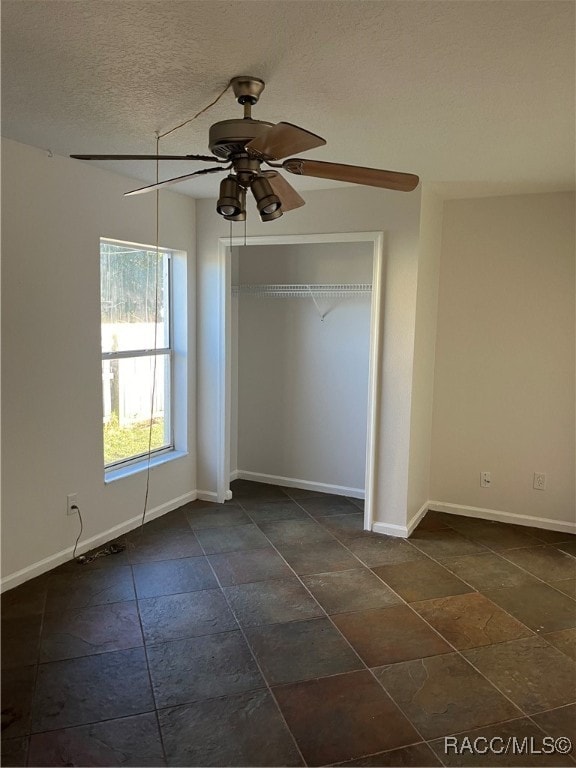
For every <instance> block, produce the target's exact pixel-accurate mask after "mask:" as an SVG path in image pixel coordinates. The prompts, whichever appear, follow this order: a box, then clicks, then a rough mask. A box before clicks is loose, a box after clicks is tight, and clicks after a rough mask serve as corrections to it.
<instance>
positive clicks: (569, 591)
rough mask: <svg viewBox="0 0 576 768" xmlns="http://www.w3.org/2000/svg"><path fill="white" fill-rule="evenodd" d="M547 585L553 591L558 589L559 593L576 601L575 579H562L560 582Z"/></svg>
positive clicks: (551, 582)
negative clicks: (552, 588)
mask: <svg viewBox="0 0 576 768" xmlns="http://www.w3.org/2000/svg"><path fill="white" fill-rule="evenodd" d="M548 583H549V584H550V586H551V587H554V589H559V590H560V592H563V593H564V594H565V595H568V597H571V598H572V599H573V600H576V579H562V580H561V581H550V582H548Z"/></svg>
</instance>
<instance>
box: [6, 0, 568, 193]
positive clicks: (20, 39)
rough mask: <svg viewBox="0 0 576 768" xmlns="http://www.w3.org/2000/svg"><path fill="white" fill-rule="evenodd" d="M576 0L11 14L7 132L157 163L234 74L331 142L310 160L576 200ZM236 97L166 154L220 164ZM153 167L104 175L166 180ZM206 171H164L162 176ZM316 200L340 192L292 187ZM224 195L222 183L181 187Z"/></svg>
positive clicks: (67, 3) (265, 115) (23, 8)
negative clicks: (211, 143) (219, 141)
mask: <svg viewBox="0 0 576 768" xmlns="http://www.w3.org/2000/svg"><path fill="white" fill-rule="evenodd" d="M574 11H575V4H574V2H572V1H571V0H543V2H540V1H539V0H531V2H521V1H517V0H512V1H511V2H509V1H508V0H497V1H496V0H455V1H454V2H453V1H452V0H440V1H439V2H437V1H436V0H422V1H420V0H393V1H392V2H390V1H389V0H377V1H376V2H372V1H371V0H351V1H344V0H232V1H230V2H223V1H220V0H200V1H198V0H151V1H148V2H141V1H139V2H132V1H130V0H3V2H2V123H3V125H2V133H3V135H4V136H7V137H10V138H13V139H16V140H18V141H21V142H24V143H27V144H31V145H34V146H36V147H43V148H47V149H51V150H52V151H53V152H54V153H57V154H62V155H67V154H69V153H102V152H111V153H132V152H146V153H148V152H153V151H154V145H155V142H154V132H155V131H157V130H159V131H164V130H167V129H169V128H171V127H173V126H174V125H176V124H178V123H180V122H181V121H183V120H185V119H186V118H188V117H191V116H192V115H193V114H194V113H195V112H197V111H198V110H199V109H201V108H202V107H203V106H205V105H206V104H207V103H209V102H210V101H211V100H212V99H214V98H215V96H216V95H217V94H218V93H219V92H220V91H221V90H222V88H223V87H224V86H225V85H226V83H227V81H228V80H229V78H230V77H232V76H234V75H238V74H252V75H256V76H258V77H261V78H263V79H264V80H265V81H266V89H265V91H264V94H263V96H262V98H261V100H260V103H259V104H258V106H257V107H256V108H255V111H254V116H255V117H257V118H260V119H264V120H269V121H271V122H278V121H279V120H287V121H289V122H293V123H296V124H297V125H301V126H303V127H304V128H307V129H309V130H311V131H313V132H314V133H318V134H320V135H322V136H324V137H326V139H327V141H328V144H327V146H325V147H322V148H320V149H318V150H315V151H314V152H311V153H308V154H307V156H313V157H315V158H317V159H319V160H329V161H336V162H347V163H353V164H358V165H369V166H374V167H381V168H388V169H394V170H402V171H409V172H413V173H417V174H419V175H420V176H421V178H422V179H423V180H425V181H429V182H437V183H441V184H445V185H446V188H447V189H451V190H452V192H453V193H454V194H457V192H458V189H459V185H460V184H462V183H465V185H468V186H467V187H466V188H468V189H470V188H472V189H477V190H482V189H488V188H493V187H495V188H497V187H498V185H502V188H505V189H507V190H514V189H519V190H522V191H538V190H545V189H570V188H573V187H574V143H575V140H574V132H575V61H574V49H575V42H574V41H575V29H574V15H575V14H574ZM237 116H241V108H240V107H238V105H237V104H236V102H235V101H234V98H233V95H232V94H231V92H228V93H227V94H226V95H225V96H224V97H223V98H222V99H221V100H220V102H219V103H218V104H217V105H216V106H215V107H213V108H212V109H211V110H210V111H208V112H207V113H206V114H204V115H202V116H201V117H200V118H199V119H198V120H196V121H195V122H194V123H192V124H191V125H188V126H186V127H185V128H183V129H182V130H180V131H178V132H176V133H174V134H172V135H171V136H170V137H168V138H166V139H165V140H163V142H162V147H161V149H162V151H164V152H170V153H180V152H182V153H186V152H196V153H198V152H200V153H205V152H206V151H207V132H208V127H209V126H210V124H211V123H213V122H216V121H217V120H224V119H228V118H231V117H237ZM153 165H154V164H153V163H150V164H148V165H144V164H135V163H121V164H116V163H115V164H112V163H108V164H106V165H105V166H103V167H106V168H109V169H111V170H115V171H118V172H120V173H124V174H126V175H129V176H132V177H135V178H139V179H143V180H144V181H153V180H154V167H153ZM197 167H201V166H196V165H193V164H186V165H185V166H184V165H183V164H166V165H164V166H163V168H162V172H163V175H164V176H165V177H166V176H170V175H180V174H182V173H186V172H189V171H192V170H195V169H196V168H197ZM291 181H292V182H293V183H294V186H296V187H298V188H299V189H311V188H322V187H324V188H325V187H330V186H337V185H336V184H335V183H331V182H323V181H320V180H314V181H312V180H307V179H295V177H291ZM175 189H177V190H178V191H181V192H188V193H189V194H194V195H197V196H214V195H215V193H216V189H217V181H215V179H214V177H207V178H205V179H201V180H198V181H196V182H194V184H192V183H190V182H188V183H187V184H185V185H181V186H179V187H177V188H175Z"/></svg>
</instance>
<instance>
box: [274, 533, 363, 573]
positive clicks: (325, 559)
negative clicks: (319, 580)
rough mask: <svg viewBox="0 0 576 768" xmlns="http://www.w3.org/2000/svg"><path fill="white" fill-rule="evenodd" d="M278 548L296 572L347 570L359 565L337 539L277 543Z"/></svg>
mask: <svg viewBox="0 0 576 768" xmlns="http://www.w3.org/2000/svg"><path fill="white" fill-rule="evenodd" d="M278 549H279V551H280V554H281V555H282V557H283V558H284V559H285V560H287V561H288V564H289V565H290V567H291V568H293V569H294V571H296V573H297V574H308V573H327V572H329V571H348V570H350V569H351V568H357V567H359V565H360V563H359V562H358V560H357V559H356V558H355V557H354V556H353V555H351V554H350V552H349V551H348V550H347V549H346V548H345V547H343V546H342V544H340V543H339V542H338V541H320V542H317V543H315V544H297V545H295V546H294V545H293V546H289V547H287V546H283V545H279V546H278Z"/></svg>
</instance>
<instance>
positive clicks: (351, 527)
mask: <svg viewBox="0 0 576 768" xmlns="http://www.w3.org/2000/svg"><path fill="white" fill-rule="evenodd" d="M318 522H319V523H320V525H322V526H324V528H326V529H327V530H328V531H330V533H331V534H332V536H335V537H336V538H337V539H338V541H341V542H342V543H343V544H345V545H347V543H348V542H349V541H350V540H351V539H357V538H369V537H371V536H372V534H371V533H370V531H365V530H364V519H363V517H362V515H334V516H333V517H320V518H318Z"/></svg>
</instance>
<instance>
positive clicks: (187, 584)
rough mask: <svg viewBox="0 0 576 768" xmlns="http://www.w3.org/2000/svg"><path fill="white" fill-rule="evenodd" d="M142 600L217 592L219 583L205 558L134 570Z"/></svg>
mask: <svg viewBox="0 0 576 768" xmlns="http://www.w3.org/2000/svg"><path fill="white" fill-rule="evenodd" d="M132 571H133V572H134V583H135V584H136V594H137V595H138V597H139V598H140V597H159V596H160V595H173V594H177V593H179V592H197V591H198V590H201V589H214V588H216V587H217V586H218V582H217V581H216V579H215V578H214V574H213V573H212V569H211V568H210V565H209V564H208V561H207V560H206V558H205V557H183V558H179V559H178V560H161V561H158V562H155V563H139V564H137V565H134V566H132Z"/></svg>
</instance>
